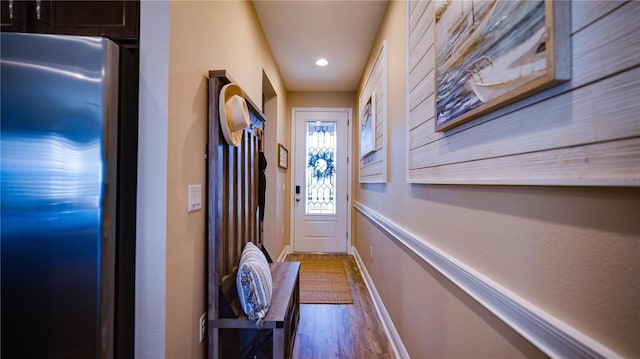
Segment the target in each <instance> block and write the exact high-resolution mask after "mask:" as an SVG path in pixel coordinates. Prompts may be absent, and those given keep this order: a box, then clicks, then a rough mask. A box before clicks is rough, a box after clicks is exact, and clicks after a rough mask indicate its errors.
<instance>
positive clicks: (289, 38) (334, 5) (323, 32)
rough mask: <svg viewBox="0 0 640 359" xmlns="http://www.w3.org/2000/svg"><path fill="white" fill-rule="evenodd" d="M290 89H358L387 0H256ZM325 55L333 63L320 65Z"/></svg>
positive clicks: (266, 31) (274, 52)
mask: <svg viewBox="0 0 640 359" xmlns="http://www.w3.org/2000/svg"><path fill="white" fill-rule="evenodd" d="M253 5H254V7H255V9H256V13H257V14H258V18H259V19H260V23H261V24H262V29H263V30H264V33H265V35H266V37H267V41H268V42H269V47H271V51H272V52H273V56H274V57H275V60H276V63H277V64H278V68H279V69H280V74H281V75H282V78H283V81H284V83H285V86H286V88H287V90H288V91H293V92H298V91H355V90H356V89H357V87H358V83H359V81H360V77H361V76H362V72H363V70H364V66H365V65H366V61H367V58H368V57H369V53H370V52H371V47H372V45H373V41H374V40H375V37H376V35H377V33H378V27H379V25H380V22H381V20H382V17H383V16H384V12H385V10H386V8H387V1H386V0H384V1H382V0H358V1H346V0H315V1H314V0H298V1H290V0H289V1H269V0H254V1H253ZM319 57H324V58H326V59H327V60H328V61H329V65H328V66H325V67H318V66H316V65H315V61H316V60H317V59H318V58H319Z"/></svg>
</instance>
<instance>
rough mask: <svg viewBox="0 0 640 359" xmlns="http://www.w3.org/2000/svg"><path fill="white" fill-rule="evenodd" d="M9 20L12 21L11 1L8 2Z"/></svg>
mask: <svg viewBox="0 0 640 359" xmlns="http://www.w3.org/2000/svg"><path fill="white" fill-rule="evenodd" d="M9 20H13V0H9Z"/></svg>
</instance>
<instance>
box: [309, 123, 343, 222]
mask: <svg viewBox="0 0 640 359" xmlns="http://www.w3.org/2000/svg"><path fill="white" fill-rule="evenodd" d="M336 127H337V123H336V122H335V121H327V122H325V121H316V122H307V135H306V136H307V141H306V143H307V158H308V161H307V168H306V184H307V188H306V192H307V193H306V199H305V204H306V213H308V214H335V213H336V203H335V198H336V166H335V162H334V161H335V158H336V145H337V137H336Z"/></svg>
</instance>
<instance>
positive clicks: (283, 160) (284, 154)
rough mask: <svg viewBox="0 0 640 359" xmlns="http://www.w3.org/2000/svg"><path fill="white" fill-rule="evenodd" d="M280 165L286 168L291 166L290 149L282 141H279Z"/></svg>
mask: <svg viewBox="0 0 640 359" xmlns="http://www.w3.org/2000/svg"><path fill="white" fill-rule="evenodd" d="M278 167H280V168H284V169H286V168H288V167H289V151H287V149H286V148H285V147H284V146H283V145H282V144H280V143H278Z"/></svg>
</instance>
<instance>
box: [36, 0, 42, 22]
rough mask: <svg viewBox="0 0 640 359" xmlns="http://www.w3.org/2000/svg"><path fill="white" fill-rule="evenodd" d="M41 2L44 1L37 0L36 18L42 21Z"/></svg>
mask: <svg viewBox="0 0 640 359" xmlns="http://www.w3.org/2000/svg"><path fill="white" fill-rule="evenodd" d="M41 2H42V1H40V0H36V18H37V19H38V20H42V19H41V18H40V10H41V6H40V3H41Z"/></svg>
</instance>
